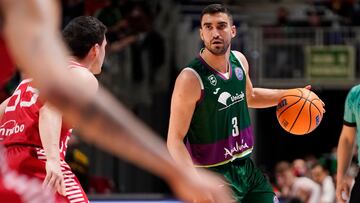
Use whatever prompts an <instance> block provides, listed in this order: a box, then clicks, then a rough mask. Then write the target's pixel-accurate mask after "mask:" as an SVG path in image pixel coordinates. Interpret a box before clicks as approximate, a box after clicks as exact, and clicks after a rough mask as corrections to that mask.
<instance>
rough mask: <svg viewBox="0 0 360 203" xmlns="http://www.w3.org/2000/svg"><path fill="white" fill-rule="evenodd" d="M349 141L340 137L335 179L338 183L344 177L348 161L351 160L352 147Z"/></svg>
mask: <svg viewBox="0 0 360 203" xmlns="http://www.w3.org/2000/svg"><path fill="white" fill-rule="evenodd" d="M353 144H354V143H352V142H351V141H350V140H349V139H347V138H346V137H345V136H340V139H339V145H338V149H337V158H338V164H337V175H336V178H337V180H338V181H340V180H342V179H343V178H344V176H345V175H346V172H347V170H348V168H349V165H350V161H351V158H352V151H353V147H354V145H353Z"/></svg>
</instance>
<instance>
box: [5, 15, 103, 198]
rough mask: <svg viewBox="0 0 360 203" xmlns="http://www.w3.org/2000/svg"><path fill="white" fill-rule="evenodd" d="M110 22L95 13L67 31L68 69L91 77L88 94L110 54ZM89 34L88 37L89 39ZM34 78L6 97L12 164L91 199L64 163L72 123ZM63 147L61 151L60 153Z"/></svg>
mask: <svg viewBox="0 0 360 203" xmlns="http://www.w3.org/2000/svg"><path fill="white" fill-rule="evenodd" d="M105 32H106V27H105V25H103V24H102V23H101V22H100V21H99V20H97V19H96V18H94V17H90V16H81V17H78V18H75V19H73V20H72V21H71V22H70V23H69V24H68V25H67V26H66V27H65V28H64V31H63V36H64V40H65V42H66V43H67V44H68V46H69V47H70V50H71V51H72V55H73V57H72V59H71V60H70V65H69V69H70V71H71V74H73V75H77V76H78V77H77V78H79V80H81V79H83V80H86V84H87V85H86V86H87V87H88V88H87V89H88V90H89V91H88V93H89V94H88V96H91V93H92V94H93V96H94V95H95V92H96V91H97V86H98V83H97V80H96V78H95V77H94V76H93V74H98V73H100V72H101V66H102V63H103V60H104V56H105V46H106V38H105ZM84 39H85V40H84ZM38 97H39V92H38V90H37V89H36V88H35V87H34V85H33V84H32V79H25V80H23V81H22V82H21V83H20V84H19V86H18V87H17V88H16V90H15V91H14V93H13V95H12V96H11V97H10V98H9V99H8V100H7V101H6V103H4V104H7V105H6V107H5V109H4V115H3V116H2V119H1V122H0V126H1V128H0V136H2V137H3V143H4V145H5V146H6V152H7V153H6V154H7V158H8V162H9V166H10V168H12V169H15V170H16V171H18V172H19V173H21V174H26V175H28V176H30V177H37V178H39V179H41V180H43V181H44V185H46V186H49V187H50V188H54V189H55V190H57V192H58V193H59V194H60V195H57V200H59V201H60V200H63V199H64V198H63V196H66V198H67V200H68V201H69V202H88V199H87V197H86V194H85V193H84V191H83V189H82V187H81V185H80V183H79V181H78V180H77V178H76V177H75V176H74V174H73V173H72V172H71V170H70V167H69V166H68V165H67V164H66V163H65V161H64V158H65V152H66V148H67V142H68V140H69V136H70V128H69V126H68V125H66V124H65V123H64V122H62V116H61V114H60V112H58V111H57V110H56V109H55V108H53V107H52V106H51V105H49V104H48V103H44V102H43V101H40V100H39V99H38ZM59 150H60V153H59Z"/></svg>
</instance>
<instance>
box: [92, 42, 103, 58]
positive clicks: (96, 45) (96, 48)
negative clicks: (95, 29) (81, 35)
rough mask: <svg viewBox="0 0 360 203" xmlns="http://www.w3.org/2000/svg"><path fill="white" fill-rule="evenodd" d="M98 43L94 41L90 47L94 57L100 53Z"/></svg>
mask: <svg viewBox="0 0 360 203" xmlns="http://www.w3.org/2000/svg"><path fill="white" fill-rule="evenodd" d="M100 48H101V47H100V45H99V44H98V43H96V44H95V45H94V46H93V47H92V49H93V55H94V57H97V56H98V55H99V54H100Z"/></svg>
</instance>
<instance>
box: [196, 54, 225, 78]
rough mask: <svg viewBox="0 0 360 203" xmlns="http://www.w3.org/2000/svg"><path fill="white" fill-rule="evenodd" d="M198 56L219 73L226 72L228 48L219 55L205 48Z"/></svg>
mask: <svg viewBox="0 0 360 203" xmlns="http://www.w3.org/2000/svg"><path fill="white" fill-rule="evenodd" d="M200 56H201V57H202V58H203V59H204V61H205V62H206V63H207V64H208V65H209V66H211V67H212V68H213V69H215V70H217V71H219V72H221V73H226V72H228V66H229V56H230V49H229V50H228V51H227V52H226V53H225V54H223V55H219V56H218V55H214V54H213V53H211V52H210V51H209V50H207V49H204V50H203V51H202V52H201V53H200Z"/></svg>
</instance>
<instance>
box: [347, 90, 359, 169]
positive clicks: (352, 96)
mask: <svg viewBox="0 0 360 203" xmlns="http://www.w3.org/2000/svg"><path fill="white" fill-rule="evenodd" d="M359 104H360V85H356V86H354V87H353V88H351V90H350V91H349V93H348V95H347V96H346V100H345V109H344V125H347V126H349V127H356V141H357V144H358V146H360V130H359V129H360V113H359V112H360V105H359ZM358 153H359V154H360V147H359V148H358ZM358 164H360V156H358Z"/></svg>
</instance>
